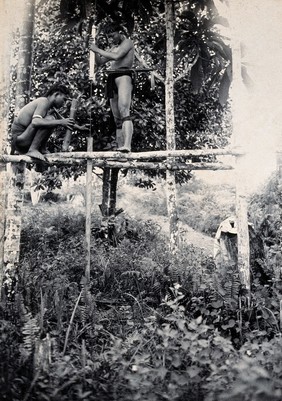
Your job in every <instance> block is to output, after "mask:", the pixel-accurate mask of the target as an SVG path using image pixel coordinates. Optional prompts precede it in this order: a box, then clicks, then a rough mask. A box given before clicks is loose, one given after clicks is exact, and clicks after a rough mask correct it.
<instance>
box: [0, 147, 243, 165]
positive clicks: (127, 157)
mask: <svg viewBox="0 0 282 401" xmlns="http://www.w3.org/2000/svg"><path fill="white" fill-rule="evenodd" d="M243 154H244V152H243V151H242V150H240V149H238V148H236V149H235V148H233V149H185V150H171V151H169V150H160V151H149V152H131V153H121V152H117V151H104V152H62V153H51V154H48V155H46V159H47V160H48V162H49V163H56V162H59V163H69V162H72V161H74V162H83V161H86V160H89V159H91V160H96V159H100V160H102V159H103V160H107V161H109V162H111V161H116V162H118V161H120V162H124V161H133V160H134V161H137V160H148V161H150V162H152V160H150V159H166V158H169V157H174V158H178V157H179V158H188V159H189V158H192V157H200V156H208V155H213V156H228V155H231V156H241V155H243ZM112 159H114V160H112ZM21 161H24V162H26V163H31V162H34V160H32V159H31V158H30V157H29V156H26V155H0V163H10V162H13V163H19V162H21ZM190 164H191V162H190Z"/></svg>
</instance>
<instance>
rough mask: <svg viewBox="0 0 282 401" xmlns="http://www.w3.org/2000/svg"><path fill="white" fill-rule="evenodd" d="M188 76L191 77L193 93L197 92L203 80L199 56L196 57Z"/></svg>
mask: <svg viewBox="0 0 282 401" xmlns="http://www.w3.org/2000/svg"><path fill="white" fill-rule="evenodd" d="M190 77H191V84H192V88H193V93H195V94H197V93H199V92H200V90H201V88H202V85H203V80H204V74H203V64H202V59H201V58H200V57H199V58H198V60H197V62H196V63H195V64H194V65H193V67H192V68H191V75H190Z"/></svg>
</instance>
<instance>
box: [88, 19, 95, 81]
mask: <svg viewBox="0 0 282 401" xmlns="http://www.w3.org/2000/svg"><path fill="white" fill-rule="evenodd" d="M91 36H92V38H93V39H94V43H95V38H96V26H95V25H94V24H93V25H92V30H91ZM89 79H91V80H92V82H93V84H95V83H96V73H95V53H94V52H92V51H90V53H89Z"/></svg>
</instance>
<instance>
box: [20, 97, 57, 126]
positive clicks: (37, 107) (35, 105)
mask: <svg viewBox="0 0 282 401" xmlns="http://www.w3.org/2000/svg"><path fill="white" fill-rule="evenodd" d="M49 108H50V103H49V102H48V99H47V97H39V98H38V99H35V100H33V101H32V102H30V103H28V104H27V105H25V106H24V107H23V108H22V109H21V110H20V111H19V113H18V115H17V117H16V119H17V122H18V123H19V124H21V125H23V126H24V127H27V126H28V125H29V124H30V123H31V121H32V118H33V116H34V115H38V116H41V117H43V118H44V117H45V116H46V114H47V112H48V110H49Z"/></svg>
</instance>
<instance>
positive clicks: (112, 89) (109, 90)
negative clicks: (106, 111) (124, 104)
mask: <svg viewBox="0 0 282 401" xmlns="http://www.w3.org/2000/svg"><path fill="white" fill-rule="evenodd" d="M124 75H128V76H129V77H130V78H131V82H132V92H133V88H134V72H133V71H122V70H120V71H117V72H110V73H109V75H108V79H107V84H106V97H107V98H109V99H112V98H113V97H114V95H115V94H117V93H118V88H117V85H116V81H115V80H116V78H117V77H123V76H124Z"/></svg>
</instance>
